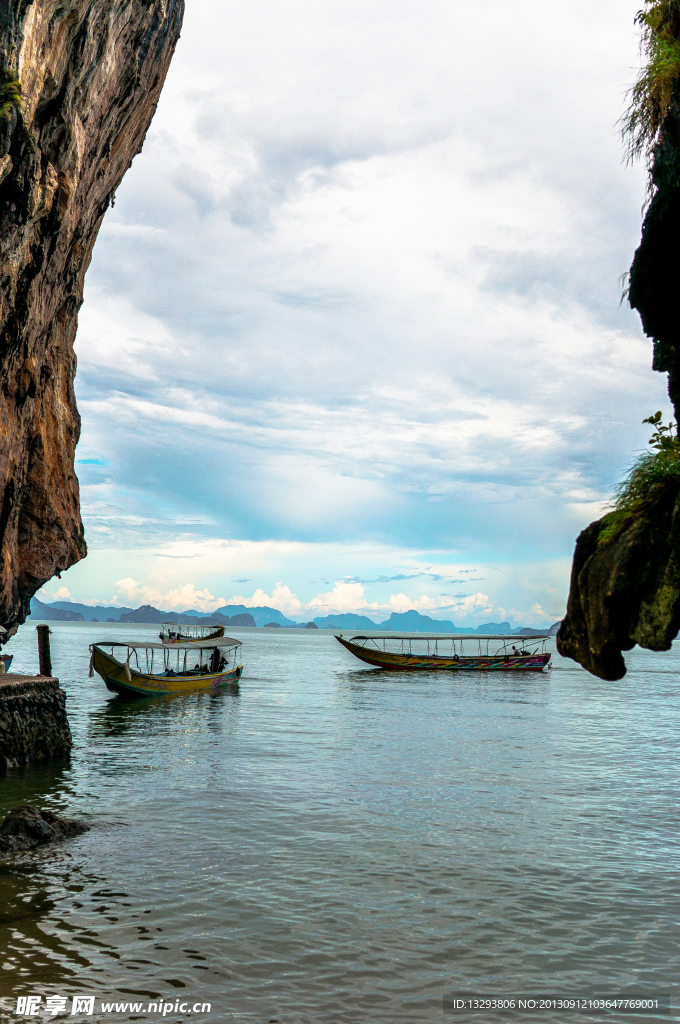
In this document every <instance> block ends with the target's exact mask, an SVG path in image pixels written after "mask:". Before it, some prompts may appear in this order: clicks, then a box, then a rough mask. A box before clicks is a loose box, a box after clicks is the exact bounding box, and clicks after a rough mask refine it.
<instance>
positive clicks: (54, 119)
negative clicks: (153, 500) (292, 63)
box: [0, 0, 184, 635]
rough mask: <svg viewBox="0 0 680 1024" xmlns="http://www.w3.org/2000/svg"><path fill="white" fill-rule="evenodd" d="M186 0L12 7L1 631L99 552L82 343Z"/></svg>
mask: <svg viewBox="0 0 680 1024" xmlns="http://www.w3.org/2000/svg"><path fill="white" fill-rule="evenodd" d="M183 12H184V0H2V2H0V71H2V73H3V74H5V75H8V74H11V75H12V76H14V77H16V78H18V79H19V81H20V82H21V89H22V95H23V101H22V105H21V108H17V107H12V109H11V110H10V112H9V115H8V116H7V117H5V118H3V119H0V331H1V335H0V360H1V361H2V369H1V372H0V385H1V386H0V430H1V432H2V436H1V437H0V546H1V550H0V556H1V576H0V623H1V624H3V625H5V626H6V627H7V628H8V631H9V633H10V635H11V634H12V633H13V632H15V630H16V626H17V625H18V624H20V623H22V622H23V621H24V619H25V616H26V615H27V613H28V611H29V602H30V599H31V597H32V595H33V594H34V593H35V592H36V590H38V588H39V587H40V586H42V585H43V583H45V582H46V581H47V580H48V579H50V578H51V577H52V576H54V575H55V574H58V573H59V572H61V571H63V570H64V569H67V568H68V567H69V566H70V565H73V564H74V562H77V561H78V560H79V559H81V558H83V557H84V556H85V554H86V548H85V540H84V536H83V527H82V523H81V519H80V506H79V497H78V481H77V479H76V475H75V471H74V449H75V446H76V443H77V441H78V435H79V431H80V419H79V416H78V410H77V408H76V403H75V397H74V391H73V378H74V374H75V369H76V358H75V354H74V350H73V343H74V339H75V334H76V327H77V317H78V309H79V307H80V305H81V303H82V297H83V281H84V275H85V271H86V270H87V267H88V264H89V262H90V258H91V255H92V248H93V246H94V242H95V239H96V237H97V233H98V231H99V227H100V225H101V222H102V218H103V217H104V214H105V212H106V210H107V207H108V206H109V204H111V203H112V202H113V198H114V195H115V191H116V188H117V187H118V185H119V184H120V182H121V180H122V178H123V175H124V174H125V172H126V170H127V169H128V168H129V166H130V164H131V162H132V159H133V157H134V156H135V154H136V153H138V152H139V151H140V149H141V147H142V143H143V141H144V137H145V134H146V131H147V129H148V126H149V124H150V121H151V118H152V116H153V113H154V110H155V107H156V104H157V102H158V98H159V95H160V91H161V88H162V86H163V82H164V80H165V76H166V73H167V70H168V66H169V64H170V59H171V57H172V54H173V50H174V48H175V44H176V42H177V39H178V37H179V30H180V27H181V22H182V16H183Z"/></svg>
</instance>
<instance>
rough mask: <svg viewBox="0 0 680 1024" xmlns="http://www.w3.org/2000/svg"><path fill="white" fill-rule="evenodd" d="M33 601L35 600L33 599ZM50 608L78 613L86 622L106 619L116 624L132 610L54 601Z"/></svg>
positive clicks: (104, 620)
mask: <svg viewBox="0 0 680 1024" xmlns="http://www.w3.org/2000/svg"><path fill="white" fill-rule="evenodd" d="M33 600H34V601H35V600H36V598H33ZM50 608H61V609H62V610H63V611H65V612H78V613H79V614H80V615H82V617H83V618H84V619H85V621H86V622H92V621H93V619H97V620H98V621H99V622H106V620H107V619H115V621H116V622H117V621H118V619H119V618H120V616H121V615H124V614H125V613H126V612H131V611H132V608H114V607H113V606H112V605H104V604H93V605H90V604H77V603H76V602H75V601H54V603H50Z"/></svg>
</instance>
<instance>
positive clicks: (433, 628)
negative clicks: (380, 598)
mask: <svg viewBox="0 0 680 1024" xmlns="http://www.w3.org/2000/svg"><path fill="white" fill-rule="evenodd" d="M377 628H378V629H389V630H394V631H395V632H399V633H405V632H409V631H414V632H417V633H467V632H468V630H467V629H464V628H463V627H462V626H454V624H453V623H452V622H451V621H450V620H449V619H431V618H430V616H429V615H421V614H420V612H417V611H414V610H413V609H411V611H410V612H392V614H391V615H390V617H389V619H386V620H385V622H381V623H380V625H379V626H378V627H377Z"/></svg>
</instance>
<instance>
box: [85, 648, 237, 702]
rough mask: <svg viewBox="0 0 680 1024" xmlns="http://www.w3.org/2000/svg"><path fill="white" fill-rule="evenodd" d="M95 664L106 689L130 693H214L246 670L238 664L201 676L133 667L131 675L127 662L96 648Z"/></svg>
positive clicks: (149, 695) (130, 694)
mask: <svg viewBox="0 0 680 1024" xmlns="http://www.w3.org/2000/svg"><path fill="white" fill-rule="evenodd" d="M92 667H93V668H94V670H95V672H97V673H98V674H99V675H100V676H101V677H102V679H103V680H104V682H105V684H106V687H107V689H109V690H111V691H112V692H113V693H118V694H121V695H122V696H128V697H129V696H135V697H151V696H154V695H156V694H168V693H190V692H192V691H202V692H206V691H207V692H209V693H214V692H215V691H216V690H222V689H224V688H225V687H227V686H229V685H232V686H233V684H234V683H238V681H239V679H240V678H241V674H242V672H243V665H236V666H235V668H233V669H229V670H228V671H227V672H210V673H208V674H206V675H198V676H197V675H192V676H164V675H144V674H143V673H141V672H136V671H135V670H134V669H130V670H129V672H130V674H129V677H128V673H127V671H126V667H125V666H124V665H121V663H120V662H119V661H117V660H116V659H115V658H111V657H109V655H107V654H105V653H104V652H103V651H100V650H98V649H96V648H95V650H94V652H93V658H92Z"/></svg>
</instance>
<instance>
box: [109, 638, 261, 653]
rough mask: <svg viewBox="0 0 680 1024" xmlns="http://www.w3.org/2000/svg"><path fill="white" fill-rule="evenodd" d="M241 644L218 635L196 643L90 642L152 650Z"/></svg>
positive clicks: (192, 649) (239, 641)
mask: <svg viewBox="0 0 680 1024" xmlns="http://www.w3.org/2000/svg"><path fill="white" fill-rule="evenodd" d="M242 644H243V641H242V640H234V639H233V637H230V636H219V637H215V638H214V639H213V640H206V641H205V643H201V642H200V641H199V642H198V643H197V642H196V641H195V640H194V641H189V642H188V643H185V644H182V643H179V644H171V645H170V646H168V644H157V643H139V642H137V641H136V640H135V641H130V642H127V641H125V640H97V642H96V643H94V644H92V645H91V646H92V647H129V648H131V649H132V650H135V651H137V650H140V651H143V650H147V651H148V650H149V649H151V650H153V651H200V650H202V649H210V650H212V649H213V648H214V647H241V646H242Z"/></svg>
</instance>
